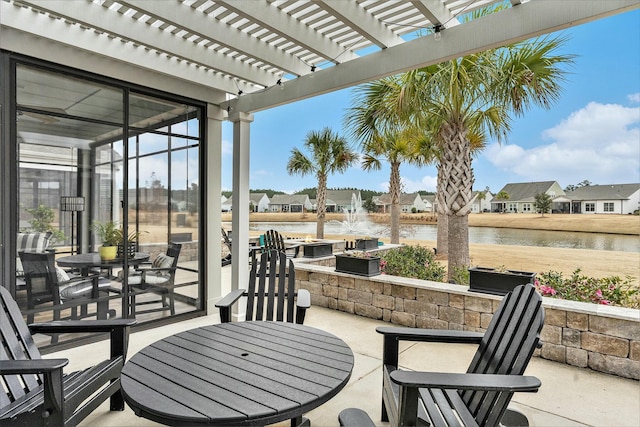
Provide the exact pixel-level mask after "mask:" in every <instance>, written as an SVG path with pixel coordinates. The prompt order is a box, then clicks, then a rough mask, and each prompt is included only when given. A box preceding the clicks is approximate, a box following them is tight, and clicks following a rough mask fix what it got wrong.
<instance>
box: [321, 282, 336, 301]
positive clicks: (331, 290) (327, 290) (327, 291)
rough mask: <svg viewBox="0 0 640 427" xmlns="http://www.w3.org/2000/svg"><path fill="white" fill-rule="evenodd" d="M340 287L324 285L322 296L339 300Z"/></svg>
mask: <svg viewBox="0 0 640 427" xmlns="http://www.w3.org/2000/svg"><path fill="white" fill-rule="evenodd" d="M338 289H339V288H338V287H337V286H331V285H324V286H323V287H322V294H323V295H324V296H326V297H329V298H338Z"/></svg>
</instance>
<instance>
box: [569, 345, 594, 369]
mask: <svg viewBox="0 0 640 427" xmlns="http://www.w3.org/2000/svg"><path fill="white" fill-rule="evenodd" d="M567 363H568V364H569V365H573V366H578V367H580V368H586V367H587V366H588V364H589V352H587V351H586V350H582V349H580V348H573V347H567Z"/></svg>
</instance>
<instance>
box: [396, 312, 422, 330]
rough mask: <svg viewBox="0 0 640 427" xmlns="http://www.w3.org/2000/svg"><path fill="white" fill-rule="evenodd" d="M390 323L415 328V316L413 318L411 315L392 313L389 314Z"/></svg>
mask: <svg viewBox="0 0 640 427" xmlns="http://www.w3.org/2000/svg"><path fill="white" fill-rule="evenodd" d="M391 323H395V324H397V325H402V326H409V327H411V328H415V327H416V316H414V315H413V314H407V313H403V312H400V311H394V312H393V313H391Z"/></svg>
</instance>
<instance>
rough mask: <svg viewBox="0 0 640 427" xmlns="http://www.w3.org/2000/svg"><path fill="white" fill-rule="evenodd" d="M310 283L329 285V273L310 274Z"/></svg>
mask: <svg viewBox="0 0 640 427" xmlns="http://www.w3.org/2000/svg"><path fill="white" fill-rule="evenodd" d="M296 274H297V273H296ZM309 281H310V282H316V283H322V284H323V285H324V284H327V283H329V275H328V274H327V273H316V272H309Z"/></svg>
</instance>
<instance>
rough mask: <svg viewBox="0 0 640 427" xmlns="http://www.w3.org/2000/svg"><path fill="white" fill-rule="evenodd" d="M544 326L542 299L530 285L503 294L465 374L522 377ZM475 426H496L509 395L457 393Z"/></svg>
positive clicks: (502, 393) (498, 393)
mask: <svg viewBox="0 0 640 427" xmlns="http://www.w3.org/2000/svg"><path fill="white" fill-rule="evenodd" d="M543 324H544V308H543V307H542V298H541V297H540V294H538V293H537V292H536V290H535V288H534V287H533V286H531V285H524V286H518V287H517V288H516V289H515V290H514V291H513V292H511V293H509V294H507V295H506V296H505V297H504V298H503V300H502V302H501V304H500V306H499V308H498V310H497V311H496V312H495V314H494V315H493V318H492V319H491V322H490V323H489V326H488V328H487V332H486V333H485V335H484V338H483V339H482V342H481V343H480V345H479V346H478V350H477V351H476V354H475V356H474V358H473V360H472V362H471V365H470V366H469V369H468V370H467V372H468V373H478V374H480V373H483V374H486V373H489V374H505V375H506V374H513V375H522V374H523V373H524V370H525V368H526V367H527V364H528V363H529V360H530V359H531V357H532V355H533V352H534V350H535V349H536V346H537V345H538V342H539V339H540V331H541V330H542V326H543ZM460 395H461V397H462V399H463V400H464V401H465V403H466V405H467V407H468V408H469V410H470V411H471V413H472V414H474V416H475V419H476V421H477V423H478V425H480V426H483V425H498V423H499V421H500V419H501V418H502V415H503V414H504V412H505V410H506V408H507V405H508V404H509V401H510V400H511V397H512V395H513V393H507V392H480V391H461V392H460Z"/></svg>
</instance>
